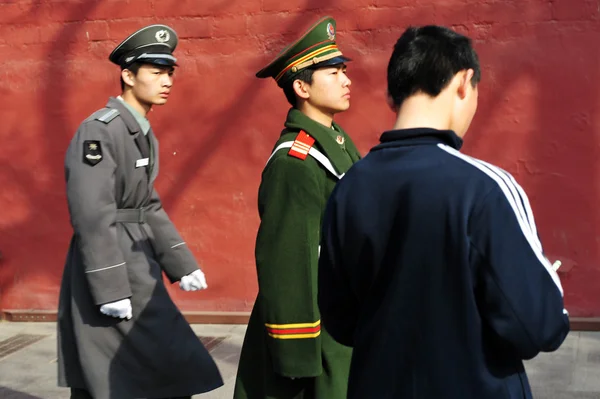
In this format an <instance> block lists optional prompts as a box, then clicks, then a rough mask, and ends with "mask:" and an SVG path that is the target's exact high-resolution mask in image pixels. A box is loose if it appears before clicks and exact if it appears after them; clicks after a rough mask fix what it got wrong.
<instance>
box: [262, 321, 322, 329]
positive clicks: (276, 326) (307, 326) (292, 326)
mask: <svg viewBox="0 0 600 399" xmlns="http://www.w3.org/2000/svg"><path fill="white" fill-rule="evenodd" d="M320 324H321V320H317V321H315V322H314V323H296V324H267V323H265V326H266V327H267V328H284V329H285V328H310V327H316V326H318V325H320Z"/></svg>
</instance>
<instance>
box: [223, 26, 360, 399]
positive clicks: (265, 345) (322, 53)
mask: <svg viewBox="0 0 600 399" xmlns="http://www.w3.org/2000/svg"><path fill="white" fill-rule="evenodd" d="M335 36H336V23H335V20H334V19H333V18H329V17H326V18H322V19H321V20H319V21H318V22H317V23H315V24H314V25H313V26H312V27H311V28H310V29H309V30H308V31H307V32H306V33H305V34H304V35H303V36H302V37H301V38H300V39H298V40H297V41H295V42H294V43H292V44H291V45H289V46H287V47H286V48H285V49H284V50H283V51H282V52H281V53H280V54H279V55H278V56H277V57H276V58H275V60H273V61H272V62H271V63H270V64H269V65H267V66H266V67H265V68H263V69H262V70H261V71H259V72H258V73H257V74H256V76H257V77H259V78H269V77H272V78H274V79H275V80H276V82H277V84H278V85H279V87H281V88H282V89H283V91H284V93H285V95H286V97H287V99H288V102H289V103H290V104H291V105H292V108H291V109H290V111H289V113H288V115H287V119H286V121H285V129H284V130H283V131H282V133H281V136H280V137H279V140H278V141H277V142H276V143H275V146H274V147H273V153H272V154H271V157H270V158H269V160H268V161H267V165H266V167H265V169H264V171H263V173H262V181H261V184H260V188H259V193H258V208H259V214H260V218H261V223H260V228H259V230H258V236H257V240H256V251H255V255H256V267H257V272H258V284H259V292H258V297H257V298H256V302H255V304H254V309H253V310H252V315H251V317H250V322H249V324H248V330H247V332H246V337H245V339H244V345H243V348H242V354H241V359H240V365H239V369H238V374H237V380H236V386H235V393H234V398H235V399H271V398H272V399H292V398H293V399H310V398H318V399H337V398H339V399H342V398H345V397H346V389H347V388H346V387H347V384H348V373H349V367H350V358H351V349H350V348H349V347H346V346H343V345H341V344H338V343H337V342H335V341H334V340H333V339H332V338H331V336H330V335H329V334H328V333H327V331H326V330H325V329H323V328H322V327H321V321H320V315H319V309H318V307H317V265H318V258H319V241H320V231H321V220H322V217H323V213H324V210H325V204H326V202H327V199H328V197H329V195H330V193H331V191H332V190H333V188H334V186H335V184H336V182H337V181H338V180H339V179H341V178H342V177H343V175H344V173H345V172H346V171H347V170H348V169H349V168H350V166H352V164H353V163H354V162H356V161H358V160H359V159H360V154H359V152H358V150H357V149H356V147H355V146H354V143H353V142H352V140H351V139H350V137H349V136H348V135H347V134H346V133H345V132H344V131H343V130H342V128H341V127H340V126H339V125H338V124H336V123H334V122H333V118H334V116H335V114H337V113H339V112H343V111H346V110H347V109H348V108H349V107H350V84H351V82H350V79H349V78H348V76H347V75H346V64H345V63H346V61H349V59H348V58H346V57H344V56H343V55H342V53H341V51H340V50H339V48H338V47H337V44H336V41H335Z"/></svg>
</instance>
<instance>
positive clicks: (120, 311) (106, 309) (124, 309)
mask: <svg viewBox="0 0 600 399" xmlns="http://www.w3.org/2000/svg"><path fill="white" fill-rule="evenodd" d="M100 312H102V313H104V314H105V315H107V316H111V317H118V318H120V319H127V320H129V319H131V318H132V317H133V312H132V310H131V300H130V299H129V298H127V299H121V300H120V301H116V302H111V303H105V304H104V305H102V306H100Z"/></svg>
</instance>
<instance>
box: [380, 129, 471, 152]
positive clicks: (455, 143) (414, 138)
mask: <svg viewBox="0 0 600 399" xmlns="http://www.w3.org/2000/svg"><path fill="white" fill-rule="evenodd" d="M379 141H380V142H381V143H380V144H379V145H377V146H375V147H373V150H374V151H375V150H378V149H381V148H387V147H398V146H414V145H437V144H440V143H442V144H447V145H449V146H451V147H452V148H454V149H456V150H460V148H461V147H462V145H463V140H462V138H460V137H458V135H457V134H456V133H454V132H453V131H452V130H437V129H432V128H414V129H399V130H388V131H386V132H383V134H382V135H381V137H380V138H379Z"/></svg>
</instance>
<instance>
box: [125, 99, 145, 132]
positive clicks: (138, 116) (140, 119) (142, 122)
mask: <svg viewBox="0 0 600 399" xmlns="http://www.w3.org/2000/svg"><path fill="white" fill-rule="evenodd" d="M117 98H118V99H119V100H121V102H122V103H123V105H124V106H125V108H127V110H128V111H129V112H131V115H133V117H134V118H135V120H136V122H137V123H138V124H139V125H140V128H141V129H142V132H143V133H144V136H145V135H147V134H148V131H149V130H150V121H148V119H146V118H144V117H143V116H142V115H141V114H140V113H139V112H137V111H136V109H135V108H133V107H132V106H131V105H129V104H127V101H125V100H123V97H121V96H119V97H117Z"/></svg>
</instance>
